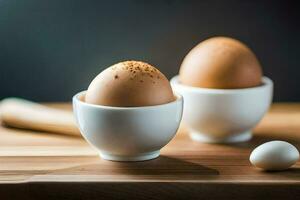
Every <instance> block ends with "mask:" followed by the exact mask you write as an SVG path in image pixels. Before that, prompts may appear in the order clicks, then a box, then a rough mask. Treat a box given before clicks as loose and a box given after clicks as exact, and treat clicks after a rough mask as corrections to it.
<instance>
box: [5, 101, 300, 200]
mask: <svg viewBox="0 0 300 200" xmlns="http://www.w3.org/2000/svg"><path fill="white" fill-rule="evenodd" d="M55 106H57V107H62V108H70V105H66V104H56V105H55ZM0 138H1V139H0V199H14V198H18V199H21V198H22V199H62V198H64V199H101V198H111V199H124V198H125V197H131V199H189V198H191V199H195V197H197V198H204V199H205V198H206V199H207V198H208V199H216V198H222V199H241V198H242V199H254V198H264V199H297V198H298V199H300V162H298V163H297V164H296V165H294V166H293V167H292V168H291V169H289V170H287V171H282V172H273V173H270V172H269V173H268V172H263V171H261V170H259V169H256V168H254V167H252V166H251V165H250V162H249V160H248V158H249V154H250V152H251V150H252V149H253V148H254V147H255V146H257V145H259V144H261V143H263V142H266V141H270V140H276V139H279V140H286V141H289V142H291V143H292V144H294V145H295V146H296V147H297V148H298V149H299V148H300V104H274V105H273V106H272V109H271V111H270V112H269V113H268V114H267V116H266V117H265V118H264V119H263V121H262V122H261V123H260V124H259V126H258V127H257V128H256V129H255V134H254V138H253V140H252V141H251V142H246V143H241V144H236V145H216V144H201V143H197V142H194V141H192V140H190V139H189V137H188V136H187V131H186V129H185V128H184V126H181V128H180V130H179V131H178V134H177V136H176V137H175V138H174V139H173V140H172V141H171V142H170V143H169V144H168V145H167V146H166V147H165V148H163V149H162V151H161V156H160V157H159V158H157V159H154V160H151V161H145V162H135V163H131V162H126V163H121V162H111V161H104V160H101V159H100V158H99V157H98V155H97V152H96V151H94V150H93V149H91V148H90V147H89V146H88V145H87V143H86V142H85V141H84V140H83V139H81V138H76V137H70V136H61V135H55V134H49V133H42V132H31V131H25V130H17V129H9V128H3V127H1V128H0Z"/></svg>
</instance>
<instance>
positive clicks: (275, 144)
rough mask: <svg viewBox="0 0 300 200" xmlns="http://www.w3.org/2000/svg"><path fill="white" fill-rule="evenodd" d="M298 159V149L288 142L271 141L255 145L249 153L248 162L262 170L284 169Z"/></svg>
mask: <svg viewBox="0 0 300 200" xmlns="http://www.w3.org/2000/svg"><path fill="white" fill-rule="evenodd" d="M297 160H299V151H298V150H297V149H296V147H294V146H293V145H291V144H290V143H288V142H285V141H271V142H266V143H264V144H262V145H260V146H258V147H256V148H255V149H254V150H253V151H252V153H251V155H250V162H251V163H252V164H253V165H254V166H256V167H258V168H262V169H264V170H269V171H275V170H285V169H288V168H289V167H291V166H292V165H294V164H295V163H296V162H297Z"/></svg>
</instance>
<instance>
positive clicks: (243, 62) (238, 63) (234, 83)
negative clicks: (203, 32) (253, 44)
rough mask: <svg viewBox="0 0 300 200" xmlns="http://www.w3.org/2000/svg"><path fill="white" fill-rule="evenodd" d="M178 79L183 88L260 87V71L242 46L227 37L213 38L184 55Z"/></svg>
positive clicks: (255, 59) (257, 64) (246, 48)
mask: <svg viewBox="0 0 300 200" xmlns="http://www.w3.org/2000/svg"><path fill="white" fill-rule="evenodd" d="M179 80H180V82H181V83H182V84H184V85H188V86H193V87H201V88H217V89H236V88H249V87H255V86H259V85H260V84H261V80H262V69H261V66H260V63H259V62H258V60H257V58H256V56H255V55H254V53H253V52H252V51H251V50H250V49H249V48H248V47H247V46H246V45H245V44H243V43H242V42H240V41H238V40H235V39H232V38H228V37H214V38H210V39H207V40H205V41H203V42H201V43H200V44H198V45H197V46H196V47H194V48H193V49H192V50H191V51H190V52H189V53H188V54H187V56H186V57H185V58H184V60H183V62H182V64H181V67H180V71H179Z"/></svg>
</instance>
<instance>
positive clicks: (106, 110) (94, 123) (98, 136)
mask: <svg viewBox="0 0 300 200" xmlns="http://www.w3.org/2000/svg"><path fill="white" fill-rule="evenodd" d="M84 95H85V91H84V92H80V93H78V94H77V95H75V96H74V97H73V110H74V114H75V117H76V122H77V125H78V127H79V129H80V131H81V134H82V136H83V137H84V138H85V139H86V140H87V141H88V143H90V144H91V145H92V146H93V147H95V148H96V149H97V150H98V151H99V154H100V156H101V157H102V158H103V159H106V160H115V161H141V160H149V159H153V158H156V157H158V156H159V150H160V149H161V148H162V147H164V146H165V145H166V144H167V143H168V142H169V141H170V140H171V139H172V138H173V137H174V136H175V134H176V131H177V129H178V127H179V124H180V121H181V117H182V110H183V98H182V96H181V95H176V100H175V101H173V102H171V103H167V104H162V105H156V106H145V107H110V106H101V105H93V104H88V103H85V102H84V101H82V99H83V98H84Z"/></svg>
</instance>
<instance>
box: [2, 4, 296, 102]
mask: <svg viewBox="0 0 300 200" xmlns="http://www.w3.org/2000/svg"><path fill="white" fill-rule="evenodd" d="M299 12H300V10H299V6H298V5H297V3H296V1H260V0H257V1H242V0H240V1H230V0H226V1H225V0H224V1H221V0H220V1H214V0H208V1H188V0H185V1H183V0H182V1H179V0H178V1H175V0H168V1H142V0H123V1H122V0H119V1H116V0H115V1H111V0H110V1H96V0H92V1H88V0H87V1H84V0H81V1H78V0H25V1H22V0H0V99H2V98H4V97H8V96H19V97H24V98H27V99H31V100H35V101H70V99H71V97H72V95H73V94H75V93H76V92H78V91H80V90H83V89H86V88H87V87H88V84H89V82H90V81H91V80H92V79H93V78H94V77H95V76H96V75H97V74H98V73H99V72H101V71H102V70H103V69H104V68H106V67H108V66H110V65H111V64H113V63H116V62H119V61H122V60H128V59H136V60H143V61H147V62H149V63H151V64H153V65H155V66H157V67H158V68H159V69H160V70H161V71H162V72H163V73H164V74H165V75H166V76H167V77H168V78H171V77H172V76H174V75H175V74H177V72H178V69H179V66H180V63H181V61H182V59H183V57H184V56H185V55H186V54H187V53H188V51H189V50H190V49H191V48H192V47H193V46H195V45H196V44H197V43H198V42H200V41H202V40H204V39H206V38H208V37H212V36H217V35H224V36H231V37H234V38H237V39H240V40H242V41H243V42H245V43H246V44H248V45H249V47H250V48H251V49H252V50H253V51H254V52H255V53H256V55H257V57H258V58H259V60H260V62H261V64H262V66H263V70H264V74H265V75H267V76H269V77H270V78H271V79H273V81H274V82H275V101H300V65H299V63H300V62H299V59H300V51H299V45H300V41H299V37H300V31H299V30H300V28H299V26H300V23H299V19H298V18H299Z"/></svg>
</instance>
